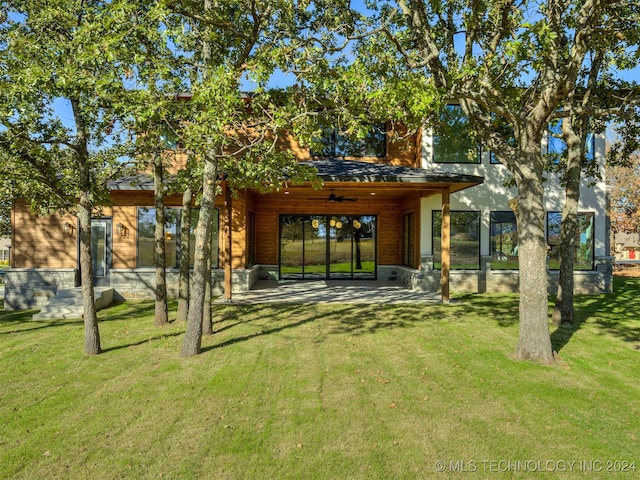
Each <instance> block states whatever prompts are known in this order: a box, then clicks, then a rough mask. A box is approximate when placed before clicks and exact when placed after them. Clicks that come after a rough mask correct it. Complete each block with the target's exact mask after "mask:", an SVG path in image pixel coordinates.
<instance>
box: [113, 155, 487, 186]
mask: <svg viewBox="0 0 640 480" xmlns="http://www.w3.org/2000/svg"><path fill="white" fill-rule="evenodd" d="M303 163H304V164H306V165H310V166H312V167H315V168H316V169H317V170H318V176H319V177H320V178H322V179H323V180H324V181H325V182H358V183H370V182H377V183H396V184H399V183H410V184H430V185H432V186H437V185H443V186H444V185H448V184H456V188H455V190H460V189H462V188H466V187H471V186H473V185H478V184H480V183H482V182H484V178H483V177H480V176H477V175H464V174H461V173H452V172H437V171H432V170H425V169H424V168H410V167H403V166H398V165H388V164H384V163H370V162H358V161H355V160H338V159H331V160H314V161H309V162H303ZM109 189H110V190H123V191H128V190H153V178H152V177H151V176H150V175H147V174H144V173H141V174H137V175H130V176H126V177H122V178H119V179H117V180H113V181H111V182H109Z"/></svg>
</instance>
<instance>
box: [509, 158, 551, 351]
mask: <svg viewBox="0 0 640 480" xmlns="http://www.w3.org/2000/svg"><path fill="white" fill-rule="evenodd" d="M531 155H532V156H533V155H539V153H535V154H534V153H532V154H531ZM523 162H526V163H524V164H523V165H521V168H520V169H519V174H518V175H516V177H515V178H516V184H517V187H518V206H517V208H516V219H517V222H518V256H519V262H520V305H519V309H520V312H519V317H520V331H519V336H518V344H517V346H516V351H515V353H514V356H515V358H516V359H520V360H532V361H537V362H543V363H551V362H553V349H552V346H551V336H550V334H549V314H548V306H547V303H548V294H547V265H546V256H547V251H546V240H545V234H544V217H545V210H544V205H543V184H542V175H541V174H539V173H537V172H536V170H535V168H534V167H531V168H528V167H527V166H528V165H532V166H533V165H536V163H538V162H537V161H536V160H535V159H533V158H527V159H523ZM540 170H541V169H540Z"/></svg>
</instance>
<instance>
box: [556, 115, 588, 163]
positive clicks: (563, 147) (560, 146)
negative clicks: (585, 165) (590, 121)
mask: <svg viewBox="0 0 640 480" xmlns="http://www.w3.org/2000/svg"><path fill="white" fill-rule="evenodd" d="M585 146H586V159H587V160H593V159H594V158H595V156H594V150H595V135H594V134H593V133H592V132H589V133H588V134H587V139H586V145H585ZM566 151H567V144H566V143H565V141H564V140H563V139H562V119H558V120H555V121H554V122H552V123H550V124H549V127H548V130H547V154H548V155H549V156H550V157H551V159H552V160H553V163H555V164H558V163H559V162H560V158H561V157H562V156H563V155H564V154H565V153H566Z"/></svg>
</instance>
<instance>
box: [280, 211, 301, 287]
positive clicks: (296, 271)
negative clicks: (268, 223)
mask: <svg viewBox="0 0 640 480" xmlns="http://www.w3.org/2000/svg"><path fill="white" fill-rule="evenodd" d="M304 223H305V222H304V217H301V216H299V215H283V216H282V217H280V275H281V276H283V277H289V278H296V277H298V278H303V275H304V241H303V239H304V236H303V235H304Z"/></svg>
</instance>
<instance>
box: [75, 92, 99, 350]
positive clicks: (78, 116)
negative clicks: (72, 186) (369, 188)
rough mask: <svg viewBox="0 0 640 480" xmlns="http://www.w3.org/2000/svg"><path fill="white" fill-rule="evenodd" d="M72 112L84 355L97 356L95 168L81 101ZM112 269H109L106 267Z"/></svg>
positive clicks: (76, 102) (76, 100) (77, 102)
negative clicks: (93, 254)
mask: <svg viewBox="0 0 640 480" xmlns="http://www.w3.org/2000/svg"><path fill="white" fill-rule="evenodd" d="M69 100H70V101H71V109H72V111H73V116H74V120H75V124H76V131H77V149H76V154H77V158H76V161H77V165H78V174H79V176H80V185H81V186H82V192H81V193H80V199H79V203H78V222H79V226H80V232H79V235H80V282H81V285H82V306H83V309H84V313H83V315H82V318H83V322H84V353H85V355H97V354H99V353H100V352H101V351H102V350H101V348H100V330H99V329H98V315H97V313H96V304H95V298H94V289H93V259H92V258H91V214H92V212H93V202H92V200H91V199H92V195H91V193H92V189H91V187H92V184H91V167H90V164H89V149H88V147H87V144H88V135H87V128H86V124H85V122H84V118H83V116H82V113H81V109H80V102H79V100H78V99H77V98H70V99H69ZM105 268H108V266H105Z"/></svg>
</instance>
